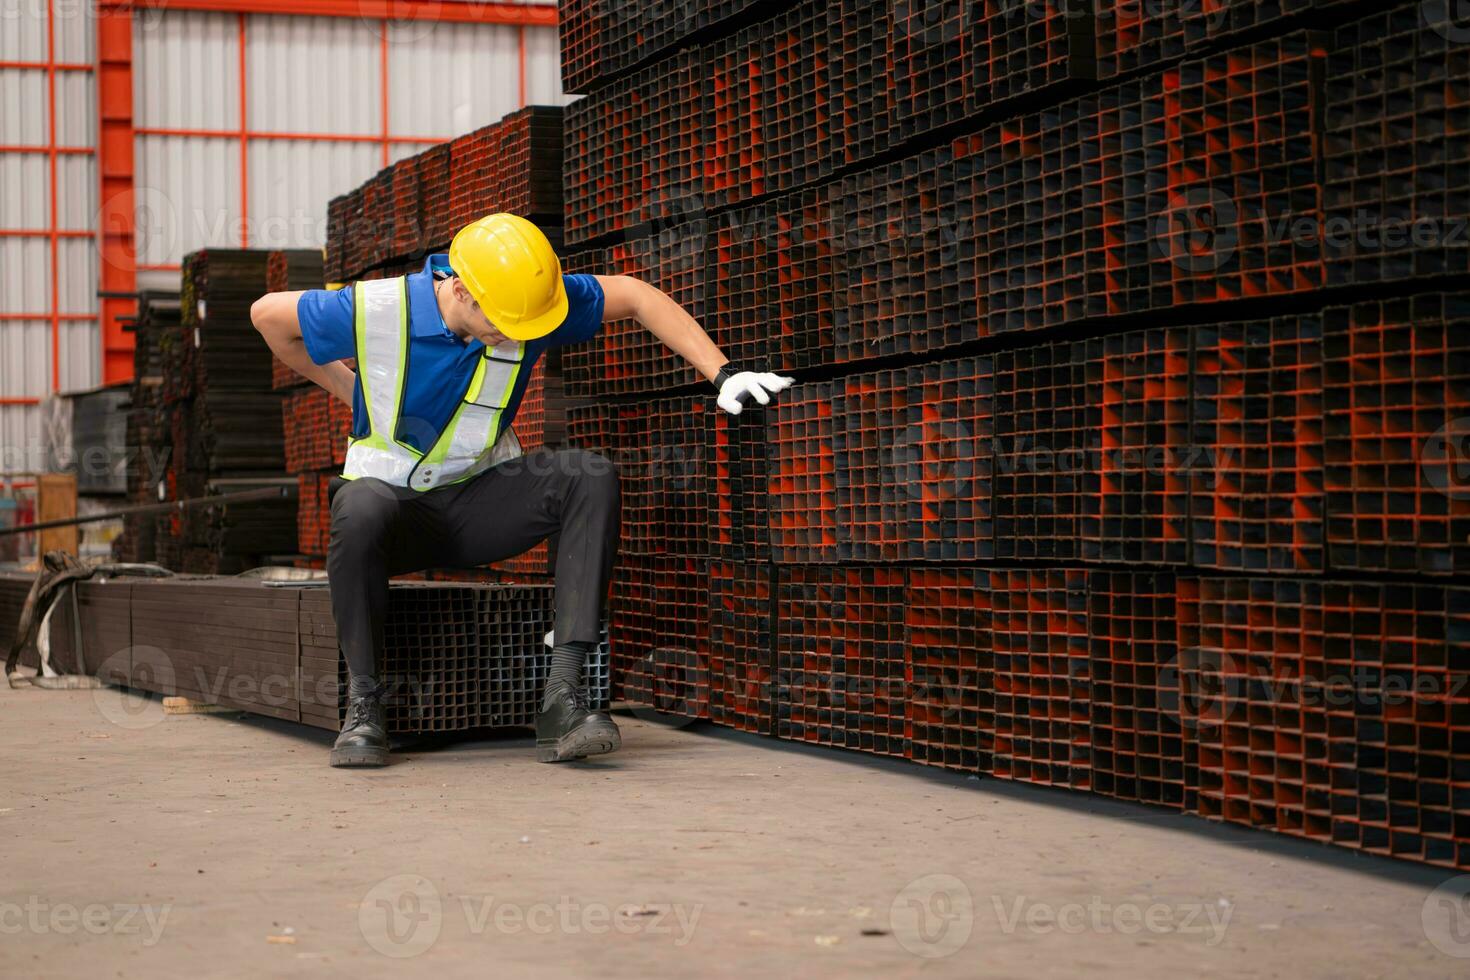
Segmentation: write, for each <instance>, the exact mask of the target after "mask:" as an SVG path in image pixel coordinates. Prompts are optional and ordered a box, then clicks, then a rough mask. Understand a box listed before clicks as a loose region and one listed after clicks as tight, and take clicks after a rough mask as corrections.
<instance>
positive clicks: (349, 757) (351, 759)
mask: <svg viewBox="0 0 1470 980" xmlns="http://www.w3.org/2000/svg"><path fill="white" fill-rule="evenodd" d="M387 764H388V750H387V749H333V750H332V768H333V769H381V768H382V767H383V766H386V765H387Z"/></svg>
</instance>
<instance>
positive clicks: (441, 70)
mask: <svg viewBox="0 0 1470 980" xmlns="http://www.w3.org/2000/svg"><path fill="white" fill-rule="evenodd" d="M431 27H432V29H429V28H431ZM388 38H389V41H390V42H391V43H390V45H389V49H388V100H389V107H388V118H389V127H390V129H391V130H392V132H393V133H394V134H396V135H399V136H434V137H446V136H458V135H460V134H462V133H468V132H469V131H470V130H473V129H478V128H479V127H481V126H485V125H488V124H490V123H492V122H495V121H496V120H498V119H500V118H501V117H502V116H504V115H506V114H507V113H510V112H514V111H515V110H516V109H518V108H520V104H521V103H520V44H519V40H518V32H517V30H516V28H515V27H512V26H508V25H504V24H438V25H426V24H424V23H421V22H415V21H409V22H403V23H400V22H394V23H392V24H390V25H389V31H388Z"/></svg>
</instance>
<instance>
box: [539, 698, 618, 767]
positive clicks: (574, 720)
mask: <svg viewBox="0 0 1470 980" xmlns="http://www.w3.org/2000/svg"><path fill="white" fill-rule="evenodd" d="M622 744H623V737H622V735H620V734H619V733H618V726H617V725H616V724H614V723H613V720H612V717H611V716H610V715H608V713H607V712H605V711H592V710H590V709H589V708H588V706H587V695H586V693H585V692H584V691H583V690H582V689H581V688H580V687H572V686H570V685H568V684H553V685H548V686H547V688H546V694H545V696H543V697H542V698H541V710H540V712H538V713H537V715H536V761H537V762H566V761H567V760H569V759H585V758H586V757H587V756H589V755H602V754H603V753H604V752H612V751H613V750H615V749H616V748H617V747H618V746H620V745H622Z"/></svg>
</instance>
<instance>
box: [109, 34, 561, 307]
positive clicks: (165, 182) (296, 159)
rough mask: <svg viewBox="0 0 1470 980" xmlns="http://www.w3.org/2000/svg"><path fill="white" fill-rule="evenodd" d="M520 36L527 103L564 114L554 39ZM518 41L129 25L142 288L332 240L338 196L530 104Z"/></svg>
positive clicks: (486, 36) (487, 36)
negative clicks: (203, 254) (240, 252)
mask: <svg viewBox="0 0 1470 980" xmlns="http://www.w3.org/2000/svg"><path fill="white" fill-rule="evenodd" d="M242 25H243V30H244V33H245V45H244V57H243V62H242V58H241V48H240V32H241V29H242ZM385 31H386V41H387V44H386V69H387V79H386V80H385V79H384V78H383V71H384V62H385V59H384V47H385V45H384V34H385ZM524 34H525V43H526V59H525V101H526V102H540V103H554V104H561V103H562V102H564V101H566V100H565V98H564V97H563V95H562V91H561V70H560V62H559V60H558V59H559V57H560V56H559V52H558V48H557V36H556V31H555V30H554V29H551V28H526V29H524ZM521 35H522V28H519V27H515V26H509V25H497V24H436V23H427V22H422V21H413V22H404V23H399V22H388V23H386V24H384V23H383V22H378V21H364V20H359V19H354V18H335V17H289V16H267V15H249V16H245V17H241V16H239V15H236V14H214V13H198V12H187V11H170V10H163V11H154V12H152V15H151V16H150V17H148V18H147V19H146V20H144V21H142V22H140V23H139V24H137V25H135V29H134V70H135V77H136V84H137V87H138V95H137V101H136V114H135V119H134V123H135V125H136V126H137V128H138V130H139V135H138V137H137V139H138V148H137V149H138V155H137V162H136V163H137V186H138V189H139V194H140V200H142V201H143V202H144V210H145V213H146V214H147V216H148V218H149V221H148V222H147V224H146V226H145V223H144V222H143V221H142V220H141V217H140V223H139V232H138V239H139V242H138V244H139V259H138V261H139V263H140V265H141V266H142V267H143V268H142V271H141V272H140V275H139V284H140V286H146V285H163V284H165V283H169V282H172V281H173V275H174V269H173V267H174V266H176V265H177V264H178V262H179V260H180V259H181V258H182V257H183V256H184V255H186V254H188V253H189V252H190V251H192V250H193V249H196V248H199V247H201V246H204V245H239V244H241V242H242V240H243V241H245V242H247V243H248V244H249V245H251V246H252V247H256V246H259V247H270V248H288V247H302V246H310V245H322V244H325V242H326V226H325V222H326V203H327V201H328V200H330V199H331V198H332V197H334V196H336V195H337V194H339V193H341V192H342V191H343V190H344V189H346V188H349V187H353V186H355V185H357V184H359V183H361V182H362V181H363V180H365V179H367V178H368V177H370V176H372V174H374V173H376V172H377V171H378V170H379V169H380V168H382V167H383V166H384V165H385V163H388V162H391V161H393V160H397V159H399V158H401V157H404V156H410V155H412V154H414V153H417V152H419V151H420V150H422V149H424V148H425V147H426V146H429V145H432V143H433V141H436V140H442V139H448V138H451V137H453V136H457V135H459V134H460V133H464V132H468V131H469V130H471V129H475V128H476V127H479V126H483V125H485V124H486V123H490V122H494V121H495V120H497V119H499V118H500V117H501V116H504V115H505V114H506V113H508V112H511V111H513V110H515V109H517V108H519V107H520V106H521V104H522V93H521V90H520V88H521V86H520V72H521V62H520V44H521ZM242 67H243V73H244V88H245V97H244V100H243V102H244V112H245V120H244V125H243V126H242V124H241V118H240V113H241V102H242V100H241V97H240V87H241V72H242ZM385 83H386V87H387V92H388V98H387V100H386V109H387V116H386V119H385V118H384V108H385V102H384V99H383V91H384V85H385ZM242 139H243V140H244V141H245V143H246V145H247V151H246V153H245V155H244V159H243V169H244V170H245V182H244V186H243V188H242V186H241V169H242V160H241V153H240V143H241V140H242ZM385 149H386V155H385Z"/></svg>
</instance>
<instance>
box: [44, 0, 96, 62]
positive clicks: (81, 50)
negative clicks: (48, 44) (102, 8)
mask: <svg viewBox="0 0 1470 980" xmlns="http://www.w3.org/2000/svg"><path fill="white" fill-rule="evenodd" d="M37 2H39V0H37ZM51 3H52V6H54V7H55V8H56V60H57V61H61V62H64V63H66V64H70V65H90V64H91V63H92V62H94V61H96V60H97V48H96V40H95V39H96V36H97V30H96V28H97V21H96V14H95V10H96V2H95V0H51Z"/></svg>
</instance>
